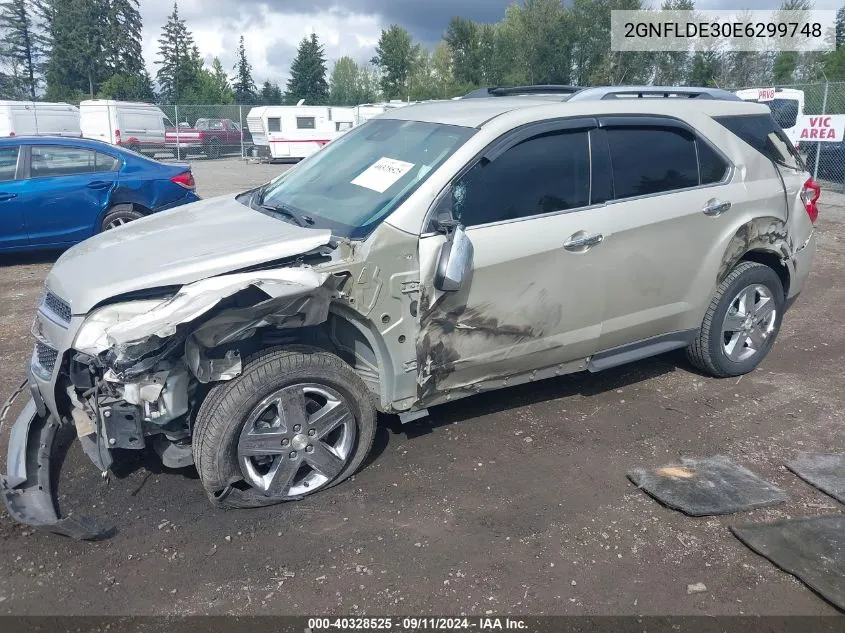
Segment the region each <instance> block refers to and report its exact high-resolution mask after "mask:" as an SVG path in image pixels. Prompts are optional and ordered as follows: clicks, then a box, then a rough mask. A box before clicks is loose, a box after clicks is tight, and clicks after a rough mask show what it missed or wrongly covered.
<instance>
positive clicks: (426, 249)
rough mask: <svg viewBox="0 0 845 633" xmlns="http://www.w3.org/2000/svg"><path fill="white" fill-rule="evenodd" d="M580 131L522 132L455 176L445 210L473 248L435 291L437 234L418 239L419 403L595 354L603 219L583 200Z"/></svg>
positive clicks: (587, 195)
mask: <svg viewBox="0 0 845 633" xmlns="http://www.w3.org/2000/svg"><path fill="white" fill-rule="evenodd" d="M589 134H590V133H589V130H588V129H574V130H573V129H569V128H566V129H562V130H556V131H554V132H552V133H550V132H548V131H546V132H545V133H541V134H537V135H535V136H530V135H529V136H528V138H523V139H520V140H518V141H517V142H516V143H515V144H514V145H513V146H512V147H510V148H508V149H507V150H505V151H503V152H502V153H500V154H499V155H498V156H496V157H495V158H493V159H492V160H491V159H487V158H483V159H481V160H479V161H478V162H477V163H476V164H475V165H474V166H472V167H471V168H470V169H469V170H468V171H467V172H466V173H465V174H463V175H462V176H461V177H459V178H458V179H457V180H456V181H455V182H454V183H453V186H452V188H451V190H450V192H448V194H447V195H448V197H449V200H448V202H449V204H448V205H447V206H449V207H451V208H450V211H451V215H452V217H453V218H454V220H457V221H458V222H459V223H460V224H461V225H463V226H464V227H465V229H466V234H467V236H468V237H469V239H470V240H471V242H472V247H473V251H474V254H473V261H472V267H471V272H470V274H469V275H468V277H467V278H466V279H464V281H463V284H462V286H461V288H460V289H458V290H456V291H453V292H442V291H439V290H437V289H436V288H435V283H434V278H435V271H436V267H437V263H438V259H439V253H440V249H441V246H442V244H443V243H444V241H445V238H444V236H443V235H441V234H438V233H428V234H424V235H423V236H422V237H421V239H420V265H421V284H422V289H421V300H420V306H419V316H418V318H419V335H418V340H417V370H418V377H419V379H418V382H419V393H418V395H419V397H420V400H421V402H422V403H431V402H436V401H439V400H442V399H445V397H446V396H447V395H448V394H450V393H452V392H453V390H460V391H461V394H462V395H463V394H465V393H466V392H467V391H468V392H473V391H475V390H480V389H482V388H494V387H498V386H503V385H507V384H509V382H510V381H513V382H518V381H519V380H518V378H519V377H520V376H521V377H523V378H524V377H525V376H526V375H527V376H529V377H530V376H531V375H532V372H534V371H535V370H541V369H546V368H555V367H556V366H558V365H561V364H566V363H570V362H573V361H574V362H576V363H577V362H578V361H579V360H583V359H584V358H585V357H587V356H589V355H590V354H592V353H593V352H594V351H595V350H596V345H597V341H598V338H599V334H600V329H601V320H602V314H603V310H604V303H605V292H604V284H603V279H602V273H603V268H604V267H603V266H602V254H601V252H602V237H601V236H602V232H603V230H604V229H603V226H602V223H603V222H605V221H606V220H605V219H604V218H606V215H605V214H599V213H596V211H597V210H598V209H596V208H595V207H593V206H591V187H590V164H589V161H590V158H589ZM439 208H440V205H438V209H439ZM566 371H567V369H566V368H564V367H560V372H559V373H566ZM553 373H554V372H553Z"/></svg>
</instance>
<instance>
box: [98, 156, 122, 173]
mask: <svg viewBox="0 0 845 633" xmlns="http://www.w3.org/2000/svg"><path fill="white" fill-rule="evenodd" d="M94 164H95V166H96V171H117V170H119V169H120V159H118V158H115V157H114V156H109V155H108V154H103V153H101V152H96V155H95V157H94Z"/></svg>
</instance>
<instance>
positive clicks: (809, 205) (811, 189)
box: [801, 178, 822, 224]
mask: <svg viewBox="0 0 845 633" xmlns="http://www.w3.org/2000/svg"><path fill="white" fill-rule="evenodd" d="M821 193H822V188H821V187H819V185H818V183H816V181H815V180H813V179H812V178H809V179H808V180H807V182H805V183H804V187H803V188H802V189H801V202H803V203H804V208H805V209H806V210H807V215H809V216H810V222H812V223H813V224H815V223H816V220H818V219H819V207H818V204H817V203H818V201H819V196H820V195H821Z"/></svg>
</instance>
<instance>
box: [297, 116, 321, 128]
mask: <svg viewBox="0 0 845 633" xmlns="http://www.w3.org/2000/svg"><path fill="white" fill-rule="evenodd" d="M316 127H317V122H316V121H315V120H314V117H313V116H298V117H296V129H297V130H313V129H315V128H316Z"/></svg>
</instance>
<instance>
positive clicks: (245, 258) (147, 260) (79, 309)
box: [47, 195, 331, 314]
mask: <svg viewBox="0 0 845 633" xmlns="http://www.w3.org/2000/svg"><path fill="white" fill-rule="evenodd" d="M330 239H331V231H329V230H323V229H309V228H302V227H299V226H296V225H294V224H291V223H289V222H285V221H283V220H279V219H276V218H271V217H269V216H267V215H264V214H263V213H261V212H259V211H256V210H254V209H251V208H249V207H247V206H244V205H243V204H241V203H240V202H238V201H237V200H235V198H234V196H232V195H227V196H221V197H218V198H210V199H208V200H202V201H200V202H195V203H193V204H189V205H185V206H183V207H177V208H176V209H172V210H170V211H165V212H163V213H157V214H155V215H151V216H148V217H146V218H142V219H140V220H136V221H135V222H132V223H130V224H127V225H125V226H122V227H120V228H117V229H113V230H111V231H108V232H106V233H101V234H100V235H97V236H95V237H92V238H91V239H88V240H86V241H84V242H82V243H81V244H78V245H77V246H74V247H73V248H71V249H70V250H69V251H67V252H66V253H64V255H62V256H61V257H60V258H59V260H58V261H57V262H56V264H55V266H53V269H52V270H51V271H50V275H49V276H48V277H47V287H48V288H50V290H51V291H52V292H53V293H55V294H57V295H58V296H59V297H61V298H62V299H64V300H65V301H67V302H68V303H70V305H71V310H72V311H73V314H86V313H87V312H88V311H90V310H91V308H93V307H94V306H95V305H97V304H98V303H100V302H102V301H104V300H106V299H109V298H111V297H115V296H117V295H122V294H126V293H129V292H137V291H140V290H147V289H152V288H159V287H163V286H177V285H183V284H187V283H191V282H195V281H199V280H201V279H206V278H209V277H213V276H215V275H219V274H222V273H228V272H232V271H236V270H240V269H243V268H248V267H250V266H255V265H258V264H262V263H265V262H272V261H274V260H278V259H284V258H287V257H294V256H296V255H301V254H303V253H307V252H309V251H312V250H314V249H317V248H319V247H321V246H325V245H326V244H328V243H329V241H330Z"/></svg>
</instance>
